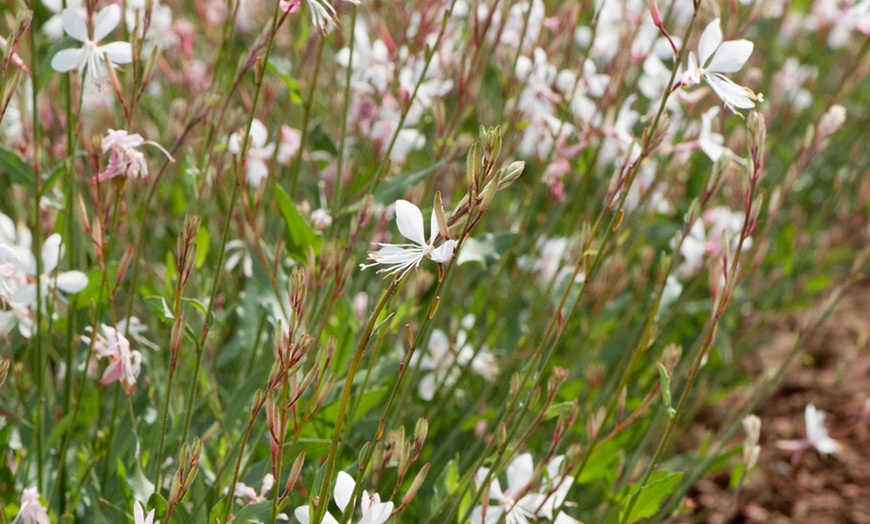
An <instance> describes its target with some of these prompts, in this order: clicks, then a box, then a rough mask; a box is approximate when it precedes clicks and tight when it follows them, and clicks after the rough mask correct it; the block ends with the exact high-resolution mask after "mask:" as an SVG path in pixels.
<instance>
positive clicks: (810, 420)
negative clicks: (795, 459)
mask: <svg viewBox="0 0 870 524" xmlns="http://www.w3.org/2000/svg"><path fill="white" fill-rule="evenodd" d="M804 422H805V423H806V427H807V438H805V439H800V440H780V441H778V442H777V443H776V447H778V448H779V449H784V450H787V451H794V452H797V454H798V455H797V456H800V453H802V452H803V451H804V450H807V449H809V448H811V447H812V448H816V449H817V450H818V451H819V453H822V454H824V455H839V454H840V453H841V452H842V451H843V446H842V445H841V444H840V443H839V442H837V441H836V440H834V439H832V438H831V437H830V436H829V435H828V430H827V429H825V412H824V411H822V410H820V409H816V406H814V405H812V404H807V407H806V409H805V410H804Z"/></svg>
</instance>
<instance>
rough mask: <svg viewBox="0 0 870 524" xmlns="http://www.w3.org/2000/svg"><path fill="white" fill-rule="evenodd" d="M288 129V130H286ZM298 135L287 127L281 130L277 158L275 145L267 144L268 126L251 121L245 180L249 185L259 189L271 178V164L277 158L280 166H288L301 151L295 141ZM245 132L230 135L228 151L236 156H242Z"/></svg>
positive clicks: (255, 120) (257, 121)
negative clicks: (264, 181)
mask: <svg viewBox="0 0 870 524" xmlns="http://www.w3.org/2000/svg"><path fill="white" fill-rule="evenodd" d="M284 128H286V129H284ZM297 137H298V135H297V134H295V133H293V130H292V129H290V128H289V127H287V126H283V127H282V128H281V143H280V144H278V146H277V147H278V152H277V156H276V153H275V143H274V142H271V143H268V144H267V143H266V141H267V140H268V139H269V131H268V130H267V129H266V126H265V125H264V124H263V123H262V122H260V121H259V120H257V119H256V118H255V119H254V120H252V121H251V131H250V137H249V139H248V154H247V158H246V160H245V165H246V167H245V180H247V181H248V185H249V186H251V187H253V188H257V187H260V183H262V182H263V180H265V179H266V177H268V176H269V162H271V161H272V157H273V156H275V160H277V161H278V163H279V164H287V163H289V162H290V159H292V158H293V155H294V154H296V152H297V151H298V150H299V143H298V141H295V142H294V139H295V138H297ZM244 138H245V135H244V132H236V133H233V134H232V135H230V138H229V141H228V143H227V149H228V150H229V152H230V153H232V154H234V155H238V154H241V152H242V141H243V140H244Z"/></svg>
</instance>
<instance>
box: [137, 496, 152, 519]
mask: <svg viewBox="0 0 870 524" xmlns="http://www.w3.org/2000/svg"><path fill="white" fill-rule="evenodd" d="M133 524H154V510H153V509H152V510H151V511H149V512H148V515H145V510H144V509H143V508H142V505H141V504H139V501H138V500H137V501H136V502H134V503H133Z"/></svg>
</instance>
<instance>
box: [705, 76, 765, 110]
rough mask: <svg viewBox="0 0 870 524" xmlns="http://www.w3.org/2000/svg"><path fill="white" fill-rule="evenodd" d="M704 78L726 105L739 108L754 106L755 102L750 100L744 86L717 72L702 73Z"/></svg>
mask: <svg viewBox="0 0 870 524" xmlns="http://www.w3.org/2000/svg"><path fill="white" fill-rule="evenodd" d="M704 78H705V79H706V80H707V83H708V84H709V85H710V87H711V88H713V91H715V92H716V94H717V95H719V98H721V99H722V101H723V102H725V104H726V105H728V106H730V107H737V108H740V109H749V108H751V107H755V102H753V101H752V98H751V97H750V96H749V91H748V90H747V89H746V88H745V87H743V86H740V85H737V84H735V83H734V82H732V81H731V80H729V79H728V78H726V77H724V76H722V75H721V74H719V73H713V74H708V75H704Z"/></svg>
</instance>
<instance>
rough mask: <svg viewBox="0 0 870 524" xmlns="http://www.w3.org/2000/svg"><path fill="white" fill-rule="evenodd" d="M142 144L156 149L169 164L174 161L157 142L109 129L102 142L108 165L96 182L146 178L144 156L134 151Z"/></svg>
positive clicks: (146, 168)
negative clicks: (121, 177)
mask: <svg viewBox="0 0 870 524" xmlns="http://www.w3.org/2000/svg"><path fill="white" fill-rule="evenodd" d="M143 144H149V145H152V146H154V147H156V148H157V149H159V150H160V151H162V152H163V154H164V155H166V158H168V159H169V161H170V162H174V161H175V159H174V158H172V155H170V154H169V151H167V150H166V149H164V148H163V146H161V145H160V144H158V143H157V142H152V141H151V140H145V139H144V138H142V136H141V135H139V134H138V133H134V134H132V135H131V134H129V133H127V132H126V131H124V130H118V131H115V130H114V129H109V132H108V134H107V135H106V136H105V137H104V138H103V142H102V147H103V153H104V154H105V153H108V154H109V165H108V166H106V170H105V171H103V172H102V173H100V174H99V175H97V181H99V182H102V181H103V180H108V179H110V178H114V177H116V176H126V177H127V178H140V177H141V178H147V177H148V164H147V163H146V162H145V155H143V154H142V152H141V151H138V150H137V149H136V148H137V147H139V146H141V145H143Z"/></svg>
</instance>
